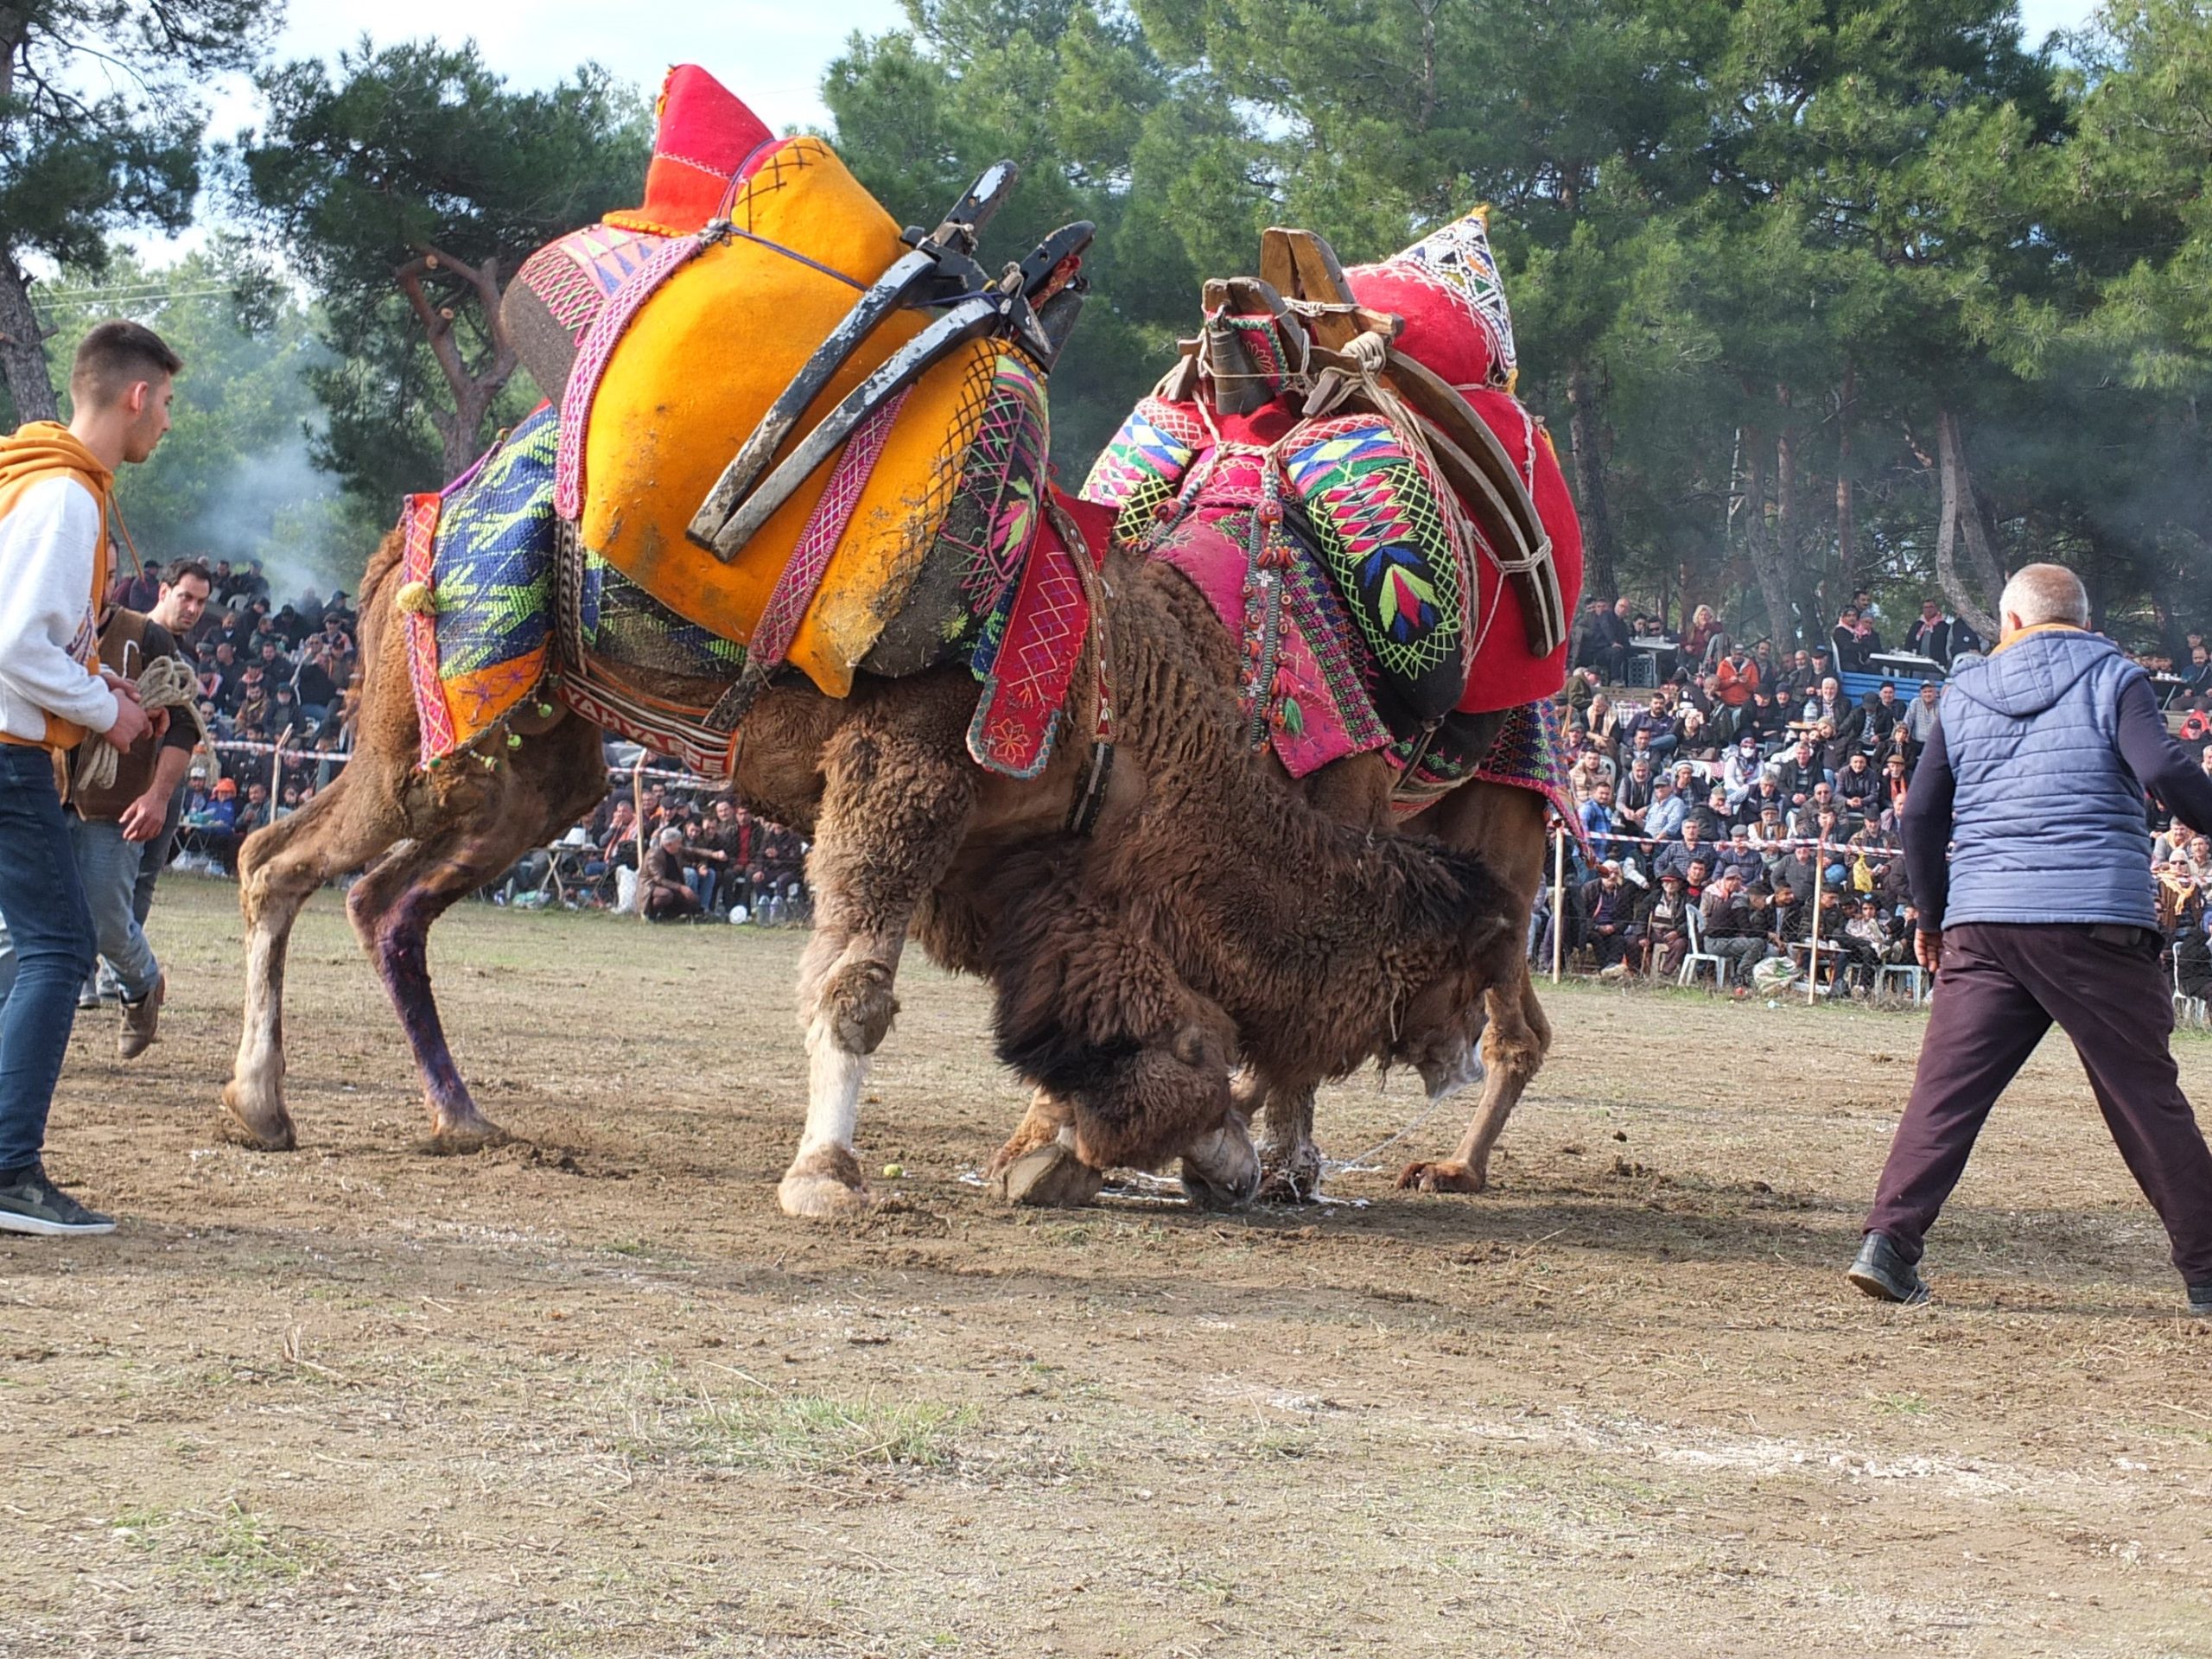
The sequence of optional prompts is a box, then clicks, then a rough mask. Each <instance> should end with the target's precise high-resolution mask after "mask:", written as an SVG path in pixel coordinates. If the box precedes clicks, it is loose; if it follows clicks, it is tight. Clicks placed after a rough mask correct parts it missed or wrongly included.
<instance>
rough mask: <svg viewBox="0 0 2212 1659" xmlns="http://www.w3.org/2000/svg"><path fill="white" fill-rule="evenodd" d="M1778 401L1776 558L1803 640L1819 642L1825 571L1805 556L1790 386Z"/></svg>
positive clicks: (1778, 392) (1777, 392) (1776, 391)
mask: <svg viewBox="0 0 2212 1659" xmlns="http://www.w3.org/2000/svg"><path fill="white" fill-rule="evenodd" d="M1774 397H1775V401H1776V402H1777V404H1781V405H1782V417H1781V430H1780V431H1779V432H1777V434H1776V435H1775V440H1774V533H1775V557H1776V560H1777V562H1778V563H1779V564H1780V565H1781V567H1782V571H1783V579H1784V580H1785V581H1786V582H1788V584H1789V596H1790V599H1791V601H1793V602H1794V603H1795V604H1796V607H1797V625H1798V628H1799V630H1800V633H1799V637H1800V638H1802V639H1819V638H1820V637H1821V619H1822V616H1823V609H1822V607H1821V570H1820V566H1819V564H1818V563H1816V562H1815V561H1814V560H1812V559H1808V557H1806V556H1805V527H1804V524H1803V522H1802V518H1803V515H1802V513H1801V512H1800V511H1799V505H1798V494H1797V483H1798V479H1797V474H1798V470H1799V468H1798V466H1797V422H1796V408H1795V404H1796V399H1795V398H1794V397H1793V396H1792V395H1791V392H1790V390H1789V386H1788V385H1778V386H1777V387H1776V388H1775V389H1774Z"/></svg>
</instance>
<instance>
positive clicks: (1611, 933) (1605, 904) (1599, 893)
mask: <svg viewBox="0 0 2212 1659" xmlns="http://www.w3.org/2000/svg"><path fill="white" fill-rule="evenodd" d="M1635 908H1636V902H1635V895H1634V894H1633V893H1630V890H1629V887H1628V884H1627V883H1626V882H1625V881H1624V880H1622V879H1621V867H1620V861H1619V860H1618V859H1611V858H1609V859H1606V860H1605V861H1604V862H1603V863H1602V864H1600V865H1599V868H1598V875H1597V878H1596V879H1595V880H1591V881H1586V882H1585V883H1583V886H1582V936H1583V938H1584V940H1585V941H1586V943H1587V944H1589V946H1590V948H1591V950H1592V951H1594V952H1595V953H1596V955H1597V957H1598V968H1599V971H1600V972H1603V971H1604V970H1605V969H1608V968H1618V967H1623V966H1624V965H1626V964H1627V963H1628V962H1629V959H1630V956H1631V955H1632V953H1633V952H1634V950H1635V947H1636V943H1637V938H1638V937H1639V934H1638V930H1637V925H1636V917H1635Z"/></svg>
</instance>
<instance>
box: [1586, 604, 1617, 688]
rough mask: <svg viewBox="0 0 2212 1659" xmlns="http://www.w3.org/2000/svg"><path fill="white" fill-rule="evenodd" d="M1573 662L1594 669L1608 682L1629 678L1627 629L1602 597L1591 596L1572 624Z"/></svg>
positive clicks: (1612, 682)
mask: <svg viewBox="0 0 2212 1659" xmlns="http://www.w3.org/2000/svg"><path fill="white" fill-rule="evenodd" d="M1574 665H1575V666H1576V667H1577V668H1594V669H1596V670H1597V671H1598V672H1599V674H1601V675H1603V676H1604V677H1605V683H1607V684H1609V685H1618V684H1620V683H1623V682H1624V681H1625V680H1626V679H1627V678H1628V638H1627V631H1626V630H1625V629H1624V628H1623V627H1622V626H1621V624H1620V621H1619V620H1618V618H1616V617H1615V616H1614V615H1613V610H1612V607H1611V606H1610V605H1608V604H1606V603H1605V601H1604V600H1602V599H1598V598H1594V597H1593V598H1592V600H1591V601H1590V605H1589V608H1588V609H1587V610H1586V611H1584V612H1583V613H1582V620H1580V621H1579V622H1577V623H1576V624H1575V625H1574Z"/></svg>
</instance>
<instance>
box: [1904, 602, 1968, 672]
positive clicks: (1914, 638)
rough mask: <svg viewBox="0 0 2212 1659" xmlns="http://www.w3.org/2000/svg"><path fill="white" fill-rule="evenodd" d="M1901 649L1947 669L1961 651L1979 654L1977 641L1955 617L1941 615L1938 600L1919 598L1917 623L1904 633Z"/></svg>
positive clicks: (1941, 607)
mask: <svg viewBox="0 0 2212 1659" xmlns="http://www.w3.org/2000/svg"><path fill="white" fill-rule="evenodd" d="M1904 648H1905V649H1906V650H1907V651H1916V652H1919V653H1920V654H1921V655H1922V656H1923V657H1927V658H1933V659H1934V660H1935V661H1936V662H1939V663H1941V664H1943V666H1944V667H1946V668H1948V667H1949V666H1950V665H1951V658H1954V657H1955V656H1957V655H1958V654H1959V653H1960V652H1962V651H1980V649H1981V639H1980V636H1979V635H1978V634H1976V633H1975V632H1974V630H1973V629H1972V628H1970V627H1968V626H1967V625H1966V624H1965V623H1964V622H1962V621H1961V620H1959V619H1958V618H1957V617H1955V616H1946V615H1944V614H1943V604H1942V601H1941V600H1935V599H1923V601H1920V620H1919V621H1917V622H1916V623H1914V624H1913V625H1912V626H1911V627H1910V629H1908V630H1907V631H1906V632H1905V636H1904Z"/></svg>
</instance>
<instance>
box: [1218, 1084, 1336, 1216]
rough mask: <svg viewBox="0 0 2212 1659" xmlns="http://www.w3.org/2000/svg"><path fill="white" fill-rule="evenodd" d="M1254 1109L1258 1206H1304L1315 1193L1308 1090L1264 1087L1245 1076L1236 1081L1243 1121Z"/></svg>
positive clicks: (1316, 1161) (1316, 1158)
mask: <svg viewBox="0 0 2212 1659" xmlns="http://www.w3.org/2000/svg"><path fill="white" fill-rule="evenodd" d="M1255 1104H1256V1105H1258V1106H1259V1108H1260V1122H1261V1124H1262V1130H1261V1135H1260V1170H1261V1175H1260V1202H1261V1203H1262V1204H1306V1203H1308V1202H1310V1201H1311V1200H1312V1199H1313V1198H1314V1196H1315V1195H1316V1194H1318V1193H1319V1192H1320V1190H1321V1148H1320V1147H1317V1146H1315V1145H1314V1144H1313V1090H1312V1089H1311V1088H1310V1087H1308V1088H1301V1089H1291V1088H1284V1087H1281V1086H1280V1085H1277V1086H1274V1087H1269V1086H1268V1085H1266V1084H1262V1083H1261V1082H1260V1081H1259V1080H1258V1079H1257V1078H1256V1077H1254V1076H1253V1075H1252V1074H1251V1073H1249V1072H1248V1073H1246V1074H1245V1076H1244V1077H1241V1078H1239V1079H1238V1080H1237V1105H1238V1107H1239V1108H1240V1109H1242V1110H1243V1112H1244V1114H1245V1116H1247V1117H1249V1116H1252V1107H1253V1106H1254V1105H1255Z"/></svg>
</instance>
